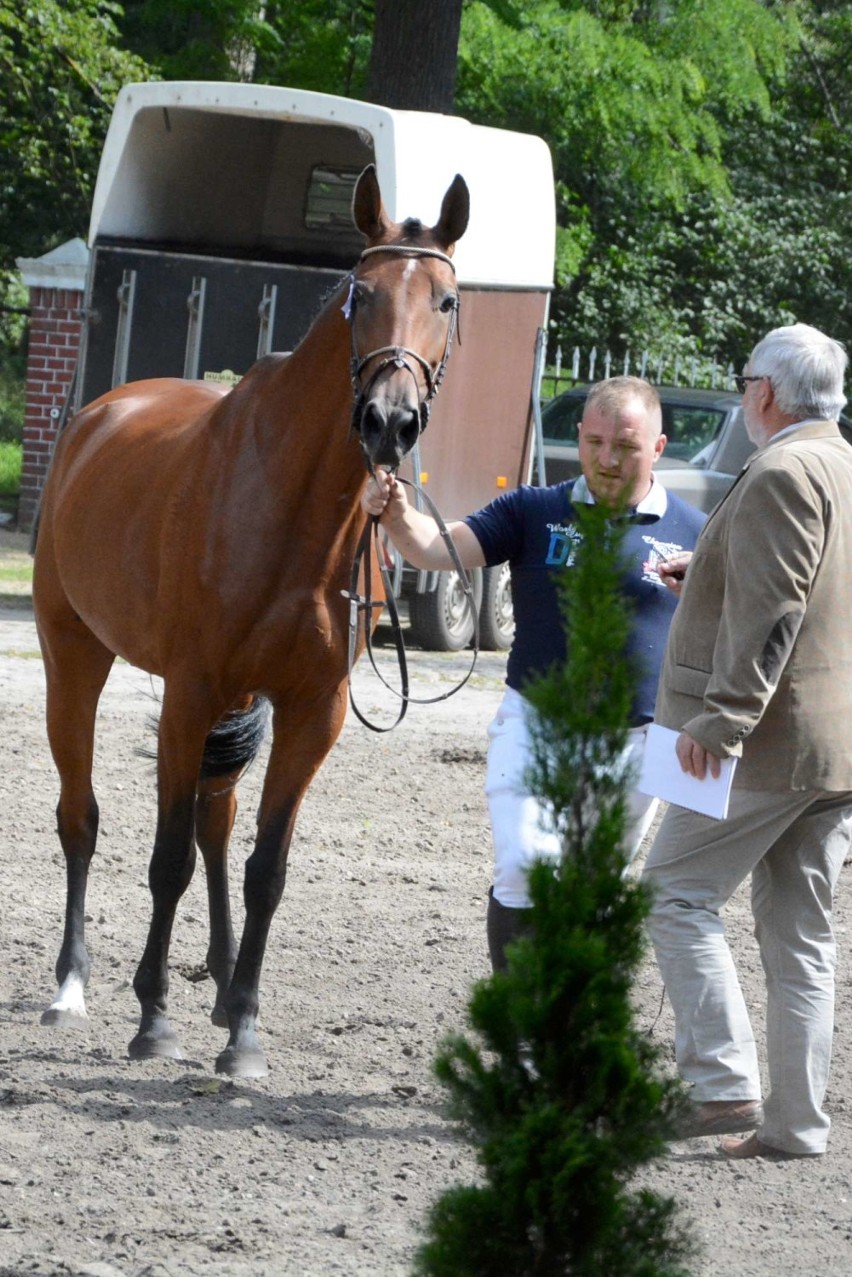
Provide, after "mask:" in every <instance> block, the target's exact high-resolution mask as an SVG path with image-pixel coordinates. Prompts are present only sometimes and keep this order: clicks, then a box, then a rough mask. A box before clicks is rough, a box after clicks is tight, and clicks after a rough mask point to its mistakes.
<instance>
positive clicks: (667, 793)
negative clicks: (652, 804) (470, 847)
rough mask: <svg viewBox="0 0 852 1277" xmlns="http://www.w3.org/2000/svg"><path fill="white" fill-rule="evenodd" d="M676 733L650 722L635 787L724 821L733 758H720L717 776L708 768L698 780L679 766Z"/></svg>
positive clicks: (733, 767) (641, 791)
mask: <svg viewBox="0 0 852 1277" xmlns="http://www.w3.org/2000/svg"><path fill="white" fill-rule="evenodd" d="M679 735H680V732H676V731H673V730H672V728H670V727H661V726H660V724H659V723H652V724H651V726H650V727H649V728H648V735H647V736H646V738H645V753H644V755H643V758H642V770H641V772H640V775H639V783H638V785H637V786H636V788H637V789H638V790H639V791H640V793H643V794H650V795H651V796H652V797H653V798H662V799H664V800H665V802H668V803H676V804H677V806H678V807H688V808H689V809H690V811H697V812H701V813H702V814H703V815H705V816H712V817H713V819H714V820H724V818H725V817H726V816H727V814H728V799H729V798H730V794H731V784H732V782H733V779H734V769H735V767H736V764H737V759H736V758H724V759H722V763H721V766H720V769H719V776H718V777H716V776H711V775H710V771H709V769H708V771H707V774H706V776H705V777H704V779H703V780H698V779H696V777H695V776H690V775H689V774H688V773H687V772H685V771H683V770H682V768H681V765H680V760H679V759H678V756H677V753H676V752H675V745H676V743H677V738H678V736H679Z"/></svg>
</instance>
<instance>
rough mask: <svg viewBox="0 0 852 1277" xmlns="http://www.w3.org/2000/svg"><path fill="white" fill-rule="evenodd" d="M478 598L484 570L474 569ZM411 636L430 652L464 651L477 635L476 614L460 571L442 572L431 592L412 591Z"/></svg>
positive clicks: (475, 596) (475, 591) (474, 584)
mask: <svg viewBox="0 0 852 1277" xmlns="http://www.w3.org/2000/svg"><path fill="white" fill-rule="evenodd" d="M470 575H471V578H472V582H473V596H474V601H475V602H476V603H477V606H478V603H479V598H480V597H481V591H482V584H481V573H480V572H479V571H478V570H475V571H473V572H471V574H470ZM408 615H409V623H410V626H411V637H412V639H413V640H414V642H415V643H419V644H420V646H421V647H422V648H425V649H426V651H427V652H460V651H461V649H462V648H463V647H467V645H468V643H470V641H471V639H472V638H473V617H472V616H471V614H470V608H469V607H468V604H467V599H466V597H465V592H464V587H463V586H462V583H461V579H460V578H459V574H458V572H455V571H454V572H440V573H439V574H438V585H437V587H436V588H435V589H434V590H431V591H430V592H429V593H428V594H412V595H411V597H410V599H409V604H408Z"/></svg>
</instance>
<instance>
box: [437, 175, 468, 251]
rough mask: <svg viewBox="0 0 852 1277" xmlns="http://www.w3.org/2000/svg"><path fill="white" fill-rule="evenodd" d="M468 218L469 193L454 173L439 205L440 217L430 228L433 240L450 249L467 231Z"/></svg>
mask: <svg viewBox="0 0 852 1277" xmlns="http://www.w3.org/2000/svg"><path fill="white" fill-rule="evenodd" d="M469 217H470V192H469V191H468V189H467V182H466V181H465V180H464V178H463V177H462V175H461V173H456V175H455V177H454V178H453V180H452V182H451V183H450V185H449V187H448V188H447V193H446V195H445V196H444V199H443V202H442V203H441V216H440V217H439V218H438V220H437V222H436V223H435V225H434V226H433V227H432V230H433V232H434V235H435V238H436V239H437V240H438V242H439V243H440V244H443V245H444V247H445V248H452V246H453V244H455V242H456V240H458V239H461V237H462V235H464V233H465V231H466V230H467V223H468V218H469Z"/></svg>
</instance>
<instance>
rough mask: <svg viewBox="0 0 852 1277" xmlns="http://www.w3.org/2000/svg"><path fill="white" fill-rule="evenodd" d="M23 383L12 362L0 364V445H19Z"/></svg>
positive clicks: (21, 425) (22, 419) (21, 375)
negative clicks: (4, 364)
mask: <svg viewBox="0 0 852 1277" xmlns="http://www.w3.org/2000/svg"><path fill="white" fill-rule="evenodd" d="M25 385H26V383H25V381H24V376H23V372H22V371H20V370H19V369H18V368H17V367H16V366H15V364H14V363H13V361H12V360H9V362H8V363H7V364H6V366H3V365H2V364H0V444H3V443H17V444H20V442H21V439H22V438H23V433H24V391H25Z"/></svg>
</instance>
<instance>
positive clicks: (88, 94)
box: [0, 0, 148, 270]
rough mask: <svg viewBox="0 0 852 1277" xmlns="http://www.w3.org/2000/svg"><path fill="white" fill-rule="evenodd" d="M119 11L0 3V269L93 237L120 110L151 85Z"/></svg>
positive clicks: (49, 2)
mask: <svg viewBox="0 0 852 1277" xmlns="http://www.w3.org/2000/svg"><path fill="white" fill-rule="evenodd" d="M119 14H120V9H119V7H118V6H117V5H115V4H111V3H105V2H104V0H68V2H67V3H66V2H63V0H38V2H37V3H36V0H0V269H5V270H11V269H13V267H14V259H15V257H17V256H26V257H37V256H39V255H40V254H41V253H44V252H46V251H47V250H48V249H50V248H53V247H54V246H55V245H56V244H58V243H61V242H62V241H63V240H65V239H68V238H70V237H71V236H72V235H79V234H85V231H86V227H87V225H88V220H89V206H90V203H91V197H92V189H93V186H94V181H95V177H96V175H97V167H98V161H99V159H100V152H101V147H102V144H103V139H104V135H105V133H106V128H107V125H108V123H109V117H110V113H111V110H112V105H113V102H114V101H115V97H116V94H117V93H118V90H119V88H120V87H121V85H122V84H123V83H125V81H127V80H134V79H140V78H141V79H144V78H146V76H147V75H148V71H147V68H146V66H145V65H144V63H142V62H140V61H139V59H138V58H135V57H133V56H132V55H130V54H128V53H126V52H124V51H123V50H122V49H120V48H119V47H118V45H119V35H118V29H117V26H116V19H117V17H118V16H119Z"/></svg>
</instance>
